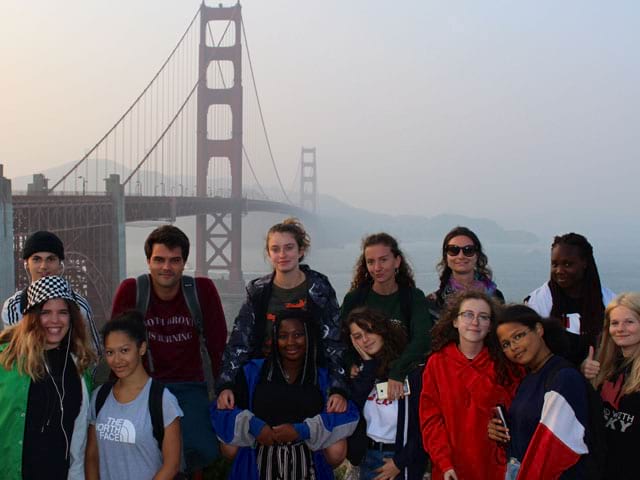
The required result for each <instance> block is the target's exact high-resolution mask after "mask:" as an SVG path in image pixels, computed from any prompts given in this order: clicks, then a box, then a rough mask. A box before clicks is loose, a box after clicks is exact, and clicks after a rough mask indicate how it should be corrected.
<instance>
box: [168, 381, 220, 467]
mask: <svg viewBox="0 0 640 480" xmlns="http://www.w3.org/2000/svg"><path fill="white" fill-rule="evenodd" d="M166 386H167V388H168V389H169V390H170V391H171V393H173V394H174V395H175V396H176V398H177V399H178V403H179V404H180V408H181V409H182V412H183V413H184V417H182V418H181V419H180V428H181V430H182V452H183V458H182V461H183V463H186V470H187V472H193V471H196V470H200V469H202V468H204V467H206V466H207V465H209V464H210V463H211V462H213V461H214V460H215V459H216V458H217V457H218V454H219V450H218V439H217V438H216V434H215V433H214V431H213V427H212V426H211V420H210V419H209V396H208V395H209V394H208V392H207V384H206V383H205V382H180V383H167V384H166ZM183 467H184V465H183Z"/></svg>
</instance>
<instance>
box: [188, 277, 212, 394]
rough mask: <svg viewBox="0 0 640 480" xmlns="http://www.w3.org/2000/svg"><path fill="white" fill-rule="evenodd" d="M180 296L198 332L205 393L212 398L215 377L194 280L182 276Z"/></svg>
mask: <svg viewBox="0 0 640 480" xmlns="http://www.w3.org/2000/svg"><path fill="white" fill-rule="evenodd" d="M182 295H183V296H184V300H185V302H186V303H187V307H188V308H189V313H190V314H191V318H192V319H193V325H194V326H195V328H196V330H197V332H198V341H199V342H200V357H201V359H202V370H203V372H204V379H205V381H206V382H207V391H208V392H209V399H212V398H213V395H214V386H215V377H214V376H213V368H212V366H211V357H209V350H208V349H207V343H206V339H205V334H204V321H203V320H204V319H203V316H202V308H200V300H199V299H198V288H197V286H196V279H195V278H193V277H191V276H189V275H183V276H182Z"/></svg>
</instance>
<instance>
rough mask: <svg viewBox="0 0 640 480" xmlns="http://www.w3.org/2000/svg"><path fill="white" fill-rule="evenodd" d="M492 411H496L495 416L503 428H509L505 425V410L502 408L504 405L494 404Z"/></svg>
mask: <svg viewBox="0 0 640 480" xmlns="http://www.w3.org/2000/svg"><path fill="white" fill-rule="evenodd" d="M494 411H495V412H496V418H499V419H500V421H501V422H502V425H503V426H504V427H505V428H509V425H507V410H506V409H505V408H504V405H500V404H498V405H496V406H495V407H494Z"/></svg>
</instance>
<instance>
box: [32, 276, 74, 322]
mask: <svg viewBox="0 0 640 480" xmlns="http://www.w3.org/2000/svg"><path fill="white" fill-rule="evenodd" d="M55 298H61V299H63V300H70V301H72V302H73V303H74V304H75V302H76V299H75V297H74V295H73V291H72V290H71V286H70V285H69V282H67V281H66V280H65V279H64V278H62V277H57V276H54V275H52V276H48V277H42V278H41V279H40V280H37V281H35V282H33V283H32V284H31V285H29V288H27V307H26V308H25V313H27V312H29V311H31V310H33V308H35V307H37V306H38V305H41V304H43V303H44V302H46V301H47V300H52V299H55Z"/></svg>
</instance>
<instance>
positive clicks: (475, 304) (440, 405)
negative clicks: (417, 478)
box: [420, 290, 517, 480]
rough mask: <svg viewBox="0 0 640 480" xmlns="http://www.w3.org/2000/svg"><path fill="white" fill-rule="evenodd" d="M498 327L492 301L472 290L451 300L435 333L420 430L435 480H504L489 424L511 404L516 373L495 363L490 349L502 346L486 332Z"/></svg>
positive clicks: (426, 372) (422, 397)
mask: <svg viewBox="0 0 640 480" xmlns="http://www.w3.org/2000/svg"><path fill="white" fill-rule="evenodd" d="M495 325H496V305H495V303H494V301H493V300H492V299H491V298H490V297H489V296H488V295H487V294H485V293H483V292H479V291H473V290H472V291H466V292H462V293H461V294H459V295H458V296H457V297H455V298H454V299H452V301H451V303H449V305H448V307H447V310H446V311H445V312H444V313H443V315H442V316H441V317H440V321H439V322H438V323H437V324H436V326H435V327H434V329H433V331H432V348H433V350H432V351H433V353H432V354H431V356H430V357H429V361H428V362H427V365H426V367H425V369H424V373H423V379H422V382H423V385H422V392H421V395H420V429H421V431H422V440H423V443H424V446H425V450H426V451H427V453H428V454H429V455H430V457H431V461H432V464H433V467H432V469H433V470H432V474H431V478H432V479H433V480H442V479H445V480H458V479H459V480H465V479H469V478H473V479H475V480H494V479H495V480H498V479H499V480H502V479H504V475H505V469H506V458H505V456H504V453H503V452H502V451H501V450H500V449H499V447H498V446H497V445H496V443H495V442H492V441H490V440H489V439H488V438H487V434H486V432H487V423H488V422H489V420H490V419H491V418H492V417H493V416H494V414H495V407H496V405H500V404H502V405H506V406H508V405H509V403H510V402H511V399H512V398H513V393H514V389H515V386H516V385H515V382H514V381H513V380H512V379H513V378H517V370H516V367H515V366H513V365H508V364H503V365H500V366H499V368H498V366H496V365H495V364H494V362H493V361H492V360H491V356H490V354H489V353H490V350H491V351H494V350H496V351H497V349H498V346H497V345H495V342H494V341H491V340H490V339H489V337H488V333H489V331H490V330H491V328H495ZM508 369H511V371H510V370H508ZM504 384H506V385H507V386H506V387H505V386H503V385H504Z"/></svg>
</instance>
